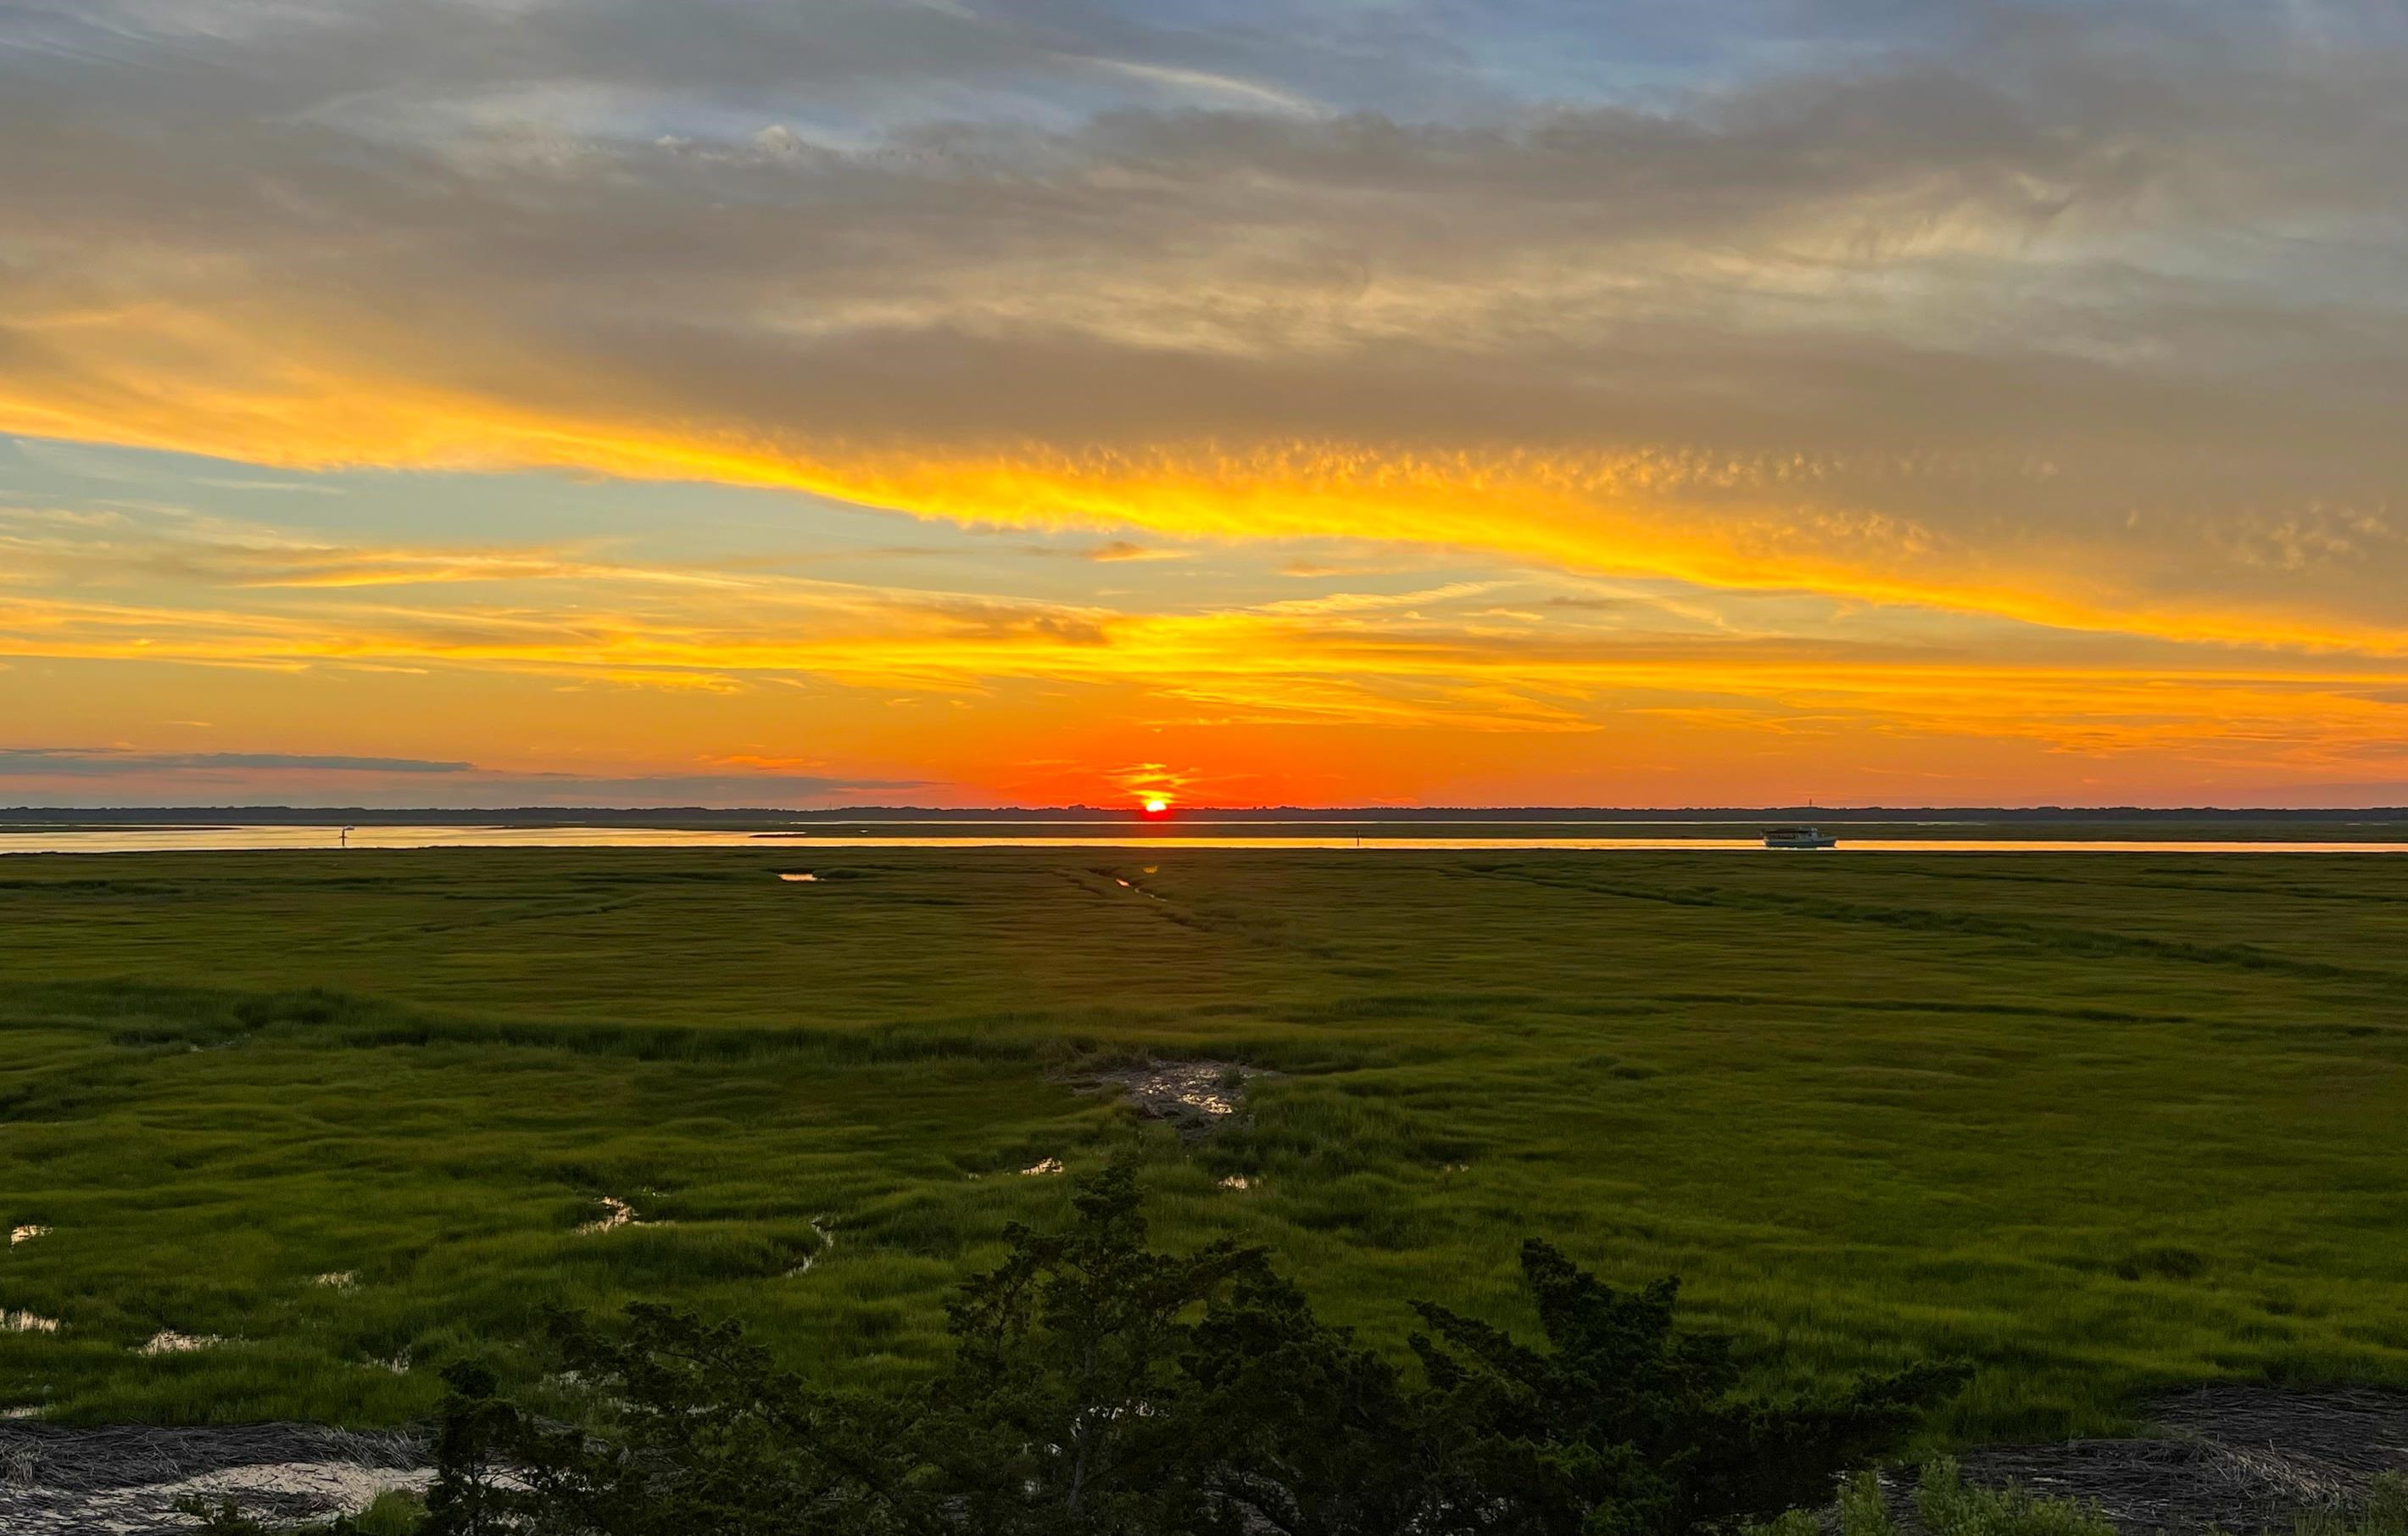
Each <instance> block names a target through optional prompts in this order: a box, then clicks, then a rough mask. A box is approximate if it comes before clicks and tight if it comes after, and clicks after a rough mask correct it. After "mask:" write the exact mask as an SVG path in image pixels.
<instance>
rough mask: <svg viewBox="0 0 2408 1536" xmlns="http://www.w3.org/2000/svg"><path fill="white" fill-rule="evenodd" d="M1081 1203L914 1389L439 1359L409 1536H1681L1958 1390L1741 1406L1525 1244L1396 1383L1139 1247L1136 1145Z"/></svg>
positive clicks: (648, 1324)
mask: <svg viewBox="0 0 2408 1536" xmlns="http://www.w3.org/2000/svg"><path fill="white" fill-rule="evenodd" d="M1075 1204H1076V1207H1077V1217H1076V1220H1075V1221H1074V1222H1073V1223H1072V1224H1071V1225H1070V1226H1069V1227H1068V1228H1067V1229H1066V1230H1065V1231H1063V1232H1061V1233H1058V1234H1039V1233H1037V1232H1034V1231H1031V1230H1029V1229H1027V1228H1025V1227H1014V1228H1013V1229H1012V1230H1011V1233H1010V1234H1009V1236H1010V1239H1011V1252H1010V1254H1009V1255H1008V1256H1007V1257H1006V1258H1005V1260H1004V1262H1003V1263H1002V1264H1001V1265H1000V1266H999V1267H997V1268H996V1270H993V1271H991V1272H989V1273H986V1274H983V1275H980V1276H977V1277H975V1278H973V1279H972V1280H970V1281H969V1282H968V1285H965V1286H964V1287H963V1288H962V1290H961V1292H960V1293H959V1294H958V1295H957V1296H956V1297H955V1298H954V1299H953V1301H952V1303H951V1304H950V1305H949V1307H948V1309H947V1311H948V1314H949V1319H950V1324H951V1333H952V1342H953V1350H952V1355H951V1358H950V1360H949V1361H948V1363H947V1366H946V1368H945V1369H944V1371H942V1373H941V1374H940V1375H939V1376H938V1377H937V1378H936V1379H935V1380H933V1381H931V1382H929V1383H927V1384H925V1385H924V1386H922V1387H919V1388H917V1389H914V1390H907V1391H903V1392H897V1393H889V1394H884V1395H868V1394H862V1393H857V1392H842V1391H831V1390H828V1389H826V1388H824V1387H818V1386H813V1385H810V1384H808V1383H806V1382H804V1381H803V1380H801V1379H800V1378H798V1377H796V1376H795V1375H793V1374H791V1373H787V1372H784V1371H779V1370H778V1369H776V1367H775V1366H774V1365H773V1363H772V1362H771V1360H770V1358H769V1357H768V1356H767V1355H766V1354H765V1353H764V1352H763V1351H761V1350H760V1349H758V1348H756V1347H754V1346H753V1345H752V1344H750V1343H748V1342H746V1341H745V1339H744V1338H743V1336H742V1333H741V1331H740V1330H739V1329H738V1328H734V1327H732V1326H729V1325H724V1324H723V1325H710V1324H706V1323H703V1322H701V1321H699V1320H697V1319H695V1318H694V1317H691V1316H688V1315H684V1314H680V1313H671V1312H667V1311H666V1310H663V1309H660V1308H655V1307H640V1306H639V1307H638V1308H636V1309H633V1313H632V1327H630V1328H627V1329H625V1330H624V1332H597V1331H596V1330H595V1329H594V1328H591V1327H590V1326H588V1325H587V1324H586V1323H585V1322H584V1321H583V1320H581V1319H579V1318H576V1317H573V1316H561V1317H556V1318H555V1319H554V1333H555V1336H556V1338H557V1340H558V1342H559V1345H560V1348H561V1353H562V1356H563V1358H564V1363H565V1365H566V1368H567V1370H566V1379H567V1380H569V1381H571V1382H573V1383H574V1384H575V1386H574V1389H573V1393H572V1396H573V1398H574V1400H575V1409H574V1410H573V1412H574V1417H573V1418H570V1419H566V1420H553V1419H547V1418H543V1417H538V1416H536V1415H534V1414H529V1413H527V1412H525V1411H524V1410H523V1409H522V1408H520V1407H519V1406H518V1405H516V1404H514V1403H512V1402H510V1401H509V1400H505V1399H503V1398H500V1397H497V1396H496V1395H495V1385H496V1384H495V1378H494V1376H493V1374H492V1373H491V1372H490V1371H486V1370H485V1369H484V1368H483V1367H481V1366H480V1365H478V1364H476V1363H474V1362H464V1363H461V1364H457V1365H454V1366H453V1367H452V1369H451V1370H450V1371H447V1372H446V1373H445V1379H446V1381H447V1382H448V1383H449V1385H451V1387H452V1393H453V1395H452V1400H450V1401H449V1402H448V1403H447V1405H446V1408H445V1412H444V1415H443V1421H442V1428H441V1433H440V1436H439V1439H438V1442H437V1466H438V1475H437V1480H436V1482H435V1485H434V1486H433V1489H432V1490H431V1492H430V1494H429V1496H428V1499H427V1518H426V1521H425V1529H426V1531H427V1533H428V1536H506V1533H514V1532H515V1533H525V1536H668V1533H670V1532H689V1531H710V1532H713V1533H714V1536H912V1533H920V1536H1081V1533H1082V1532H1083V1533H1089V1536H1240V1533H1241V1532H1246V1531H1281V1532H1287V1533H1291V1536H1451V1533H1457V1532H1460V1533H1466V1536H1469V1533H1472V1532H1493V1533H1496V1536H1607V1533H1609V1532H1612V1533H1622V1536H1679V1533H1682V1532H1686V1531H1691V1530H1701V1529H1725V1528H1728V1527H1730V1526H1732V1525H1735V1524H1737V1523H1738V1522H1740V1521H1741V1520H1742V1519H1744V1518H1745V1517H1747V1516H1749V1515H1755V1514H1769V1513H1777V1512H1779V1511H1781V1510H1783V1509H1785V1508H1788V1507H1792V1506H1794V1505H1796V1504H1798V1503H1799V1502H1800V1501H1813V1500H1820V1499H1821V1498H1822V1497H1823V1495H1824V1494H1825V1492H1826V1491H1827V1490H1828V1486H1829V1484H1830V1480H1831V1478H1832V1476H1833V1475H1834V1474H1835V1473H1836V1472H1837V1471H1840V1470H1841V1469H1842V1468H1844V1467H1847V1466H1850V1465H1854V1464H1861V1463H1862V1462H1863V1461H1864V1460H1865V1459H1866V1458H1867V1457H1869V1456H1870V1455H1871V1454H1872V1453H1874V1452H1876V1451H1878V1450H1880V1449H1882V1448H1884V1447H1885V1446H1886V1445H1888V1444H1891V1443H1895V1442H1896V1441H1897V1440H1898V1439H1899V1437H1900V1435H1901V1434H1902V1433H1903V1432H1904V1431H1905V1430H1906V1429H1907V1428H1909V1427H1910V1426H1911V1425H1913V1424H1914V1421H1915V1420H1916V1419H1917V1418H1918V1417H1920V1416H1921V1414H1923V1412H1924V1411H1925V1410H1927V1409H1928V1407H1929V1406H1930V1405H1931V1403H1932V1402H1934V1401H1936V1400H1938V1399H1940V1398H1941V1397H1942V1396H1944V1395H1946V1394H1947V1393H1948V1392H1949V1391H1951V1390H1953V1389H1954V1388H1955V1387H1956V1386H1957V1385H1958V1383H1959V1382H1960V1381H1961V1380H1962V1375H1961V1372H1958V1371H1952V1370H1949V1369H1947V1368H1944V1367H1917V1368H1914V1369H1911V1370H1908V1371H1899V1372H1896V1373H1893V1374H1890V1375H1887V1376H1883V1377H1879V1378H1873V1379H1866V1380H1859V1381H1857V1382H1855V1383H1852V1384H1850V1385H1848V1386H1847V1387H1845V1388H1844V1389H1842V1390H1839V1391H1836V1392H1832V1393H1828V1394H1826V1395H1824V1396H1822V1397H1820V1398H1818V1399H1815V1400H1804V1401H1788V1402H1766V1401H1761V1400H1746V1399H1742V1398H1740V1397H1738V1396H1736V1395H1735V1393H1736V1389H1737V1388H1738V1387H1739V1385H1740V1383H1741V1379H1742V1372H1741V1370H1740V1368H1739V1366H1738V1363H1737V1361H1736V1360H1735V1359H1734V1358H1733V1356H1732V1353H1731V1348H1730V1342H1729V1341H1727V1340H1725V1339H1722V1338H1719V1337H1715V1336H1713V1335H1700V1334H1694V1333H1686V1332H1683V1331H1680V1330H1678V1329H1676V1328H1675V1327H1674V1325H1673V1308H1674V1300H1675V1297H1676V1294H1677V1287H1676V1285H1674V1284H1673V1283H1672V1282H1671V1281H1669V1280H1666V1281H1659V1282H1657V1283H1656V1284H1654V1285H1649V1286H1647V1287H1646V1288H1645V1289H1643V1290H1641V1291H1637V1292H1630V1293H1618V1292H1616V1291H1615V1290H1614V1289H1613V1288H1612V1287H1611V1286H1607V1285H1600V1284H1598V1281H1597V1280H1596V1279H1595V1277H1593V1276H1590V1275H1588V1274H1584V1273H1583V1272H1582V1271H1581V1270H1578V1269H1576V1268H1575V1267H1574V1266H1573V1265H1572V1264H1571V1263H1570V1261H1568V1260H1567V1259H1566V1258H1565V1257H1564V1256H1563V1255H1562V1254H1560V1253H1558V1252H1557V1251H1555V1249H1554V1248H1553V1247H1551V1246H1549V1245H1548V1244H1546V1243H1544V1242H1536V1241H1533V1242H1529V1243H1527V1244H1526V1245H1525V1247H1524V1249H1523V1252H1522V1269H1523V1278H1524V1282H1525V1285H1526V1287H1527V1291H1528V1294H1529V1298H1530V1300H1531V1302H1532V1304H1533V1305H1534V1307H1535V1309H1536V1311H1537V1313H1538V1316H1539V1319H1540V1327H1541V1330H1542V1332H1543V1334H1544V1336H1545V1344H1544V1346H1543V1347H1532V1346H1530V1345H1526V1344H1524V1343H1521V1342H1517V1341H1515V1340H1514V1339H1513V1338H1512V1336H1510V1335H1508V1334H1506V1333H1504V1332H1501V1331H1499V1330H1498V1329H1495V1328H1488V1327H1486V1326H1485V1325H1483V1324H1480V1323H1477V1322H1474V1321H1473V1320H1471V1319H1470V1318H1468V1317H1465V1316H1462V1315H1461V1314H1459V1313H1455V1312H1453V1311H1451V1310H1449V1309H1447V1308H1445V1307H1441V1306H1439V1305H1437V1304H1435V1303H1432V1302H1423V1303H1421V1304H1420V1305H1418V1306H1417V1307H1416V1308H1415V1311H1416V1312H1417V1313H1418V1314H1419V1316H1420V1319H1421V1322H1422V1325H1423V1327H1424V1328H1425V1329H1426V1332H1422V1333H1416V1334H1415V1335H1414V1337H1413V1341H1412V1348H1413V1353H1414V1355H1415V1356H1417V1357H1419V1363H1420V1371H1419V1372H1418V1374H1417V1376H1413V1377H1409V1376H1407V1375H1406V1374H1405V1373H1404V1372H1401V1371H1398V1369H1397V1368H1396V1367H1395V1366H1394V1365H1393V1364H1392V1363H1391V1362H1389V1361H1388V1360H1386V1359H1385V1358H1383V1357H1381V1356H1380V1355H1379V1354H1377V1353H1375V1352H1373V1351H1369V1350H1366V1349H1363V1348H1361V1347H1359V1346H1357V1345H1356V1344H1355V1341H1354V1339H1353V1338H1352V1337H1351V1335H1349V1334H1348V1333H1347V1332H1346V1331H1345V1330H1343V1329H1336V1328H1330V1327H1328V1326H1327V1325H1326V1324H1324V1323H1323V1322H1322V1321H1321V1320H1320V1319H1319V1318H1318V1317H1317V1316H1315V1315H1314V1313H1313V1311H1312V1306H1311V1304H1310V1303H1309V1302H1308V1301H1307V1300H1306V1299H1305V1297H1304V1295H1303V1293H1302V1292H1300V1291H1298V1290H1297V1288H1296V1286H1294V1285H1292V1284H1290V1283H1289V1282H1287V1281H1286V1280H1285V1279H1283V1278H1282V1277H1281V1276H1280V1275H1279V1274H1278V1273H1277V1272H1276V1271H1275V1270H1273V1269H1272V1267H1271V1266H1270V1264H1269V1261H1268V1256H1267V1255H1266V1254H1265V1253H1264V1252H1263V1250H1261V1249H1259V1248H1245V1247H1240V1246H1239V1245H1237V1244H1235V1243H1232V1242H1217V1243H1213V1244H1211V1245H1210V1246H1208V1247H1206V1248H1204V1249H1203V1250H1201V1251H1199V1252H1197V1253H1195V1254H1192V1255H1183V1256H1172V1255H1167V1254H1161V1253H1155V1252H1153V1251H1151V1250H1150V1249H1149V1248H1148V1246H1147V1242H1146V1237H1147V1234H1146V1227H1145V1222H1144V1218H1143V1215H1142V1214H1141V1213H1140V1195H1139V1193H1138V1185H1137V1181H1136V1179H1135V1177H1134V1175H1133V1173H1132V1171H1131V1170H1129V1169H1127V1168H1125V1167H1116V1168H1113V1169H1111V1170H1107V1171H1105V1172H1103V1173H1101V1174H1099V1175H1097V1176H1095V1177H1093V1178H1091V1179H1087V1180H1082V1181H1081V1185H1080V1188H1079V1191H1078V1194H1077V1197H1076V1199H1075ZM216 1523H217V1525H218V1527H219V1529H220V1530H221V1531H233V1530H238V1529H242V1524H243V1517H242V1516H241V1514H240V1513H239V1512H238V1511H236V1510H233V1509H226V1510H223V1511H222V1512H221V1513H220V1515H219V1518H218V1520H217V1522H216Z"/></svg>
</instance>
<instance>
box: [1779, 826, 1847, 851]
mask: <svg viewBox="0 0 2408 1536" xmlns="http://www.w3.org/2000/svg"><path fill="white" fill-rule="evenodd" d="M1764 845H1765V846H1766V847H1767V848H1837V847H1838V846H1840V840H1839V839H1838V838H1836V837H1834V836H1832V835H1831V834H1830V833H1828V832H1826V831H1824V830H1823V829H1822V828H1821V827H1819V826H1776V827H1774V828H1772V829H1771V830H1770V831H1769V832H1767V833H1765V835H1764Z"/></svg>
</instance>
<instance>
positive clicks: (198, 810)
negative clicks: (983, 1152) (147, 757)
mask: <svg viewBox="0 0 2408 1536" xmlns="http://www.w3.org/2000/svg"><path fill="white" fill-rule="evenodd" d="M1772 821H1779V822H1805V823H1817V824H1824V825H1833V826H1859V827H1861V826H1882V827H1885V828H1897V829H1899V833H1900V835H1904V836H1914V835H1915V831H1914V829H1923V830H1926V831H1929V832H1941V831H1952V832H1961V831H1963V830H1964V829H1966V828H1969V827H1983V826H2014V827H2017V828H2030V827H2034V826H2054V827H2067V828H2073V827H2099V828H2108V827H2115V828H2125V829H2137V828H2147V827H2157V828H2164V829H2167V830H2170V831H2171V830H2174V829H2179V828H2184V827H2198V826H2202V825H2213V826H2216V827H2219V828H2231V827H2235V826H2242V825H2247V826H2251V827H2265V828H2276V827H2284V826H2291V827H2298V828H2301V829H2307V828H2314V829H2315V830H2316V831H2317V832H2318V833H2319V834H2320V835H2329V834H2330V833H2332V832H2334V831H2336V830H2338V829H2342V828H2349V827H2357V828H2364V829H2368V830H2377V829H2379V830H2382V831H2385V832H2386V833H2395V834H2396V833H2398V832H2399V831H2400V830H2401V828H2402V827H2408V807H2401V806H2368V807H2354V808H2345V809H2314V810H2290V809H2278V808H2271V807H2264V808H2261V807H2225V806H2188V807H2141V806H1848V807H1832V806H1795V805H1792V806H1711V807H1652V808H1634V809H1624V808H1613V807H1595V806H1496V807H1457V806H1412V807H1396V806H1356V807H1333V808H1307V807H1297V806H1269V807H1255V808H1223V807H1197V808H1193V809H1183V810H1176V811H1172V812H1171V814H1170V815H1169V816H1168V818H1159V819H1157V818H1150V817H1147V816H1145V815H1144V814H1143V813H1142V812H1140V811H1137V810H1136V809H1134V808H1117V807H1095V806H1052V807H1009V808H1002V809H970V810H960V809H936V808H929V807H922V806H850V807H840V808H836V809H810V810H804V809H785V808H780V807H774V806H761V807H744V808H735V809H719V808H713V807H706V806H646V807H626V806H513V807H493V808H476V809H453V808H445V807H402V808H372V807H366V806H281V805H248V806H65V807H52V806H20V807H0V829H6V828H8V827H21V828H40V829H44V830H56V829H60V828H65V827H74V826H95V827H96V826H158V827H165V826H346V825H350V826H424V825H444V826H516V827H541V826H650V827H693V828H702V827H710V828H730V829H734V828H762V829H770V828H779V827H792V826H797V825H801V826H819V825H862V826H867V825H880V826H895V825H913V826H925V827H930V828H936V827H942V826H947V825H971V826H993V825H1063V826H1111V827H1114V828H1125V827H1130V826H1138V827H1149V826H1162V827H1169V826H1176V825H1187V826H1197V825H1225V826H1226V825H1245V826H1298V827H1312V828H1328V827H1341V826H1342V827H1366V828H1368V827H1373V826H1414V827H1431V826H1450V825H1452V826H1473V825H1482V826H1493V825H1520V826H1544V827H1564V826H1582V825H1591V826H1616V827H1626V828H1628V827H1668V828H1675V827H1718V828H1727V827H1730V826H1733V825H1742V826H1753V825H1758V824H1761V823H1765V822H1772Z"/></svg>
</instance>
